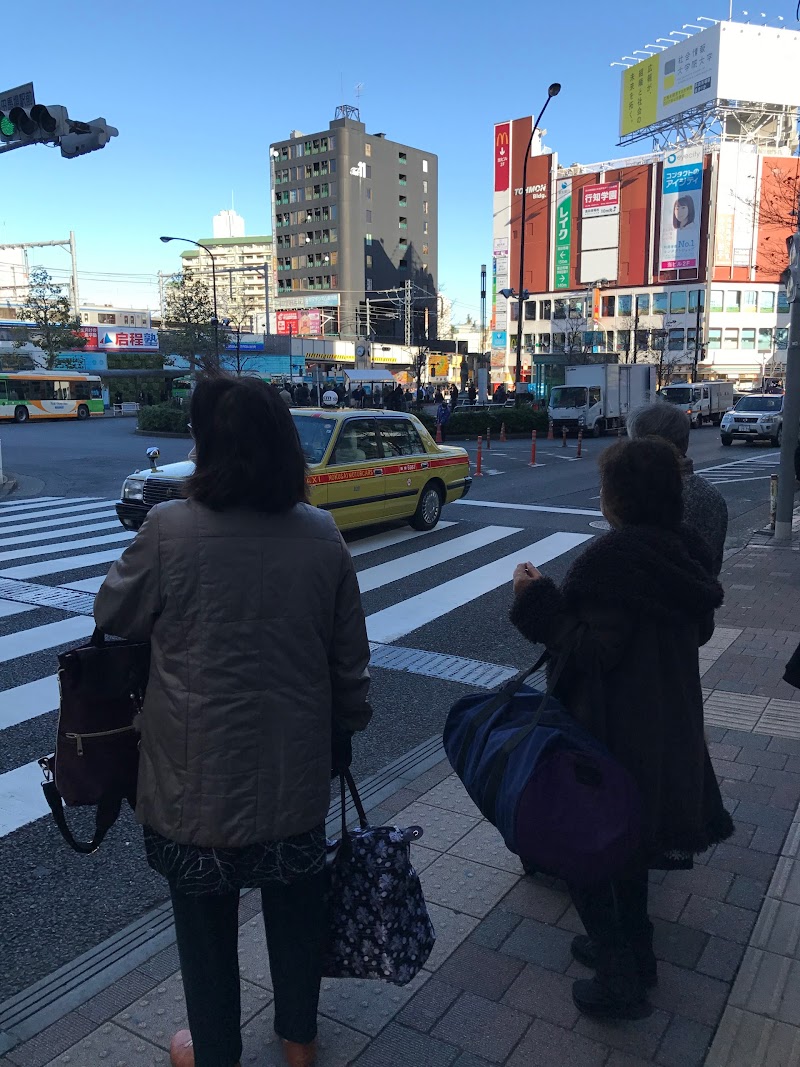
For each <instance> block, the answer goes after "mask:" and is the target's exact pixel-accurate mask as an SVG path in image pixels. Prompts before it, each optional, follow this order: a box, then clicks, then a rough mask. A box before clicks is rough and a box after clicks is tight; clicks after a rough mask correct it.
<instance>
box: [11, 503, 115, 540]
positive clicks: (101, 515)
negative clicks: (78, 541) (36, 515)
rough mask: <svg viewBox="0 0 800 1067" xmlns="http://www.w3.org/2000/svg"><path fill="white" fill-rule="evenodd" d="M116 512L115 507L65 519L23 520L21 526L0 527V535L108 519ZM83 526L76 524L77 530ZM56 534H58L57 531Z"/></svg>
mask: <svg viewBox="0 0 800 1067" xmlns="http://www.w3.org/2000/svg"><path fill="white" fill-rule="evenodd" d="M113 514H114V509H113V508H111V507H108V508H106V510H105V511H96V512H94V513H93V514H91V515H70V516H69V517H65V518H63V519H58V518H56V519H43V520H42V521H41V522H23V523H21V524H20V525H19V526H5V527H2V528H0V535H2V536H5V535H6V534H12V533H19V532H20V531H21V530H48V529H50V528H51V527H53V526H72V525H74V524H75V523H79V522H93V521H94V520H95V519H108V518H110V517H111V516H112V515H113ZM82 528H83V527H81V526H75V529H76V530H80V529H82ZM54 536H58V531H56V533H55V535H54Z"/></svg>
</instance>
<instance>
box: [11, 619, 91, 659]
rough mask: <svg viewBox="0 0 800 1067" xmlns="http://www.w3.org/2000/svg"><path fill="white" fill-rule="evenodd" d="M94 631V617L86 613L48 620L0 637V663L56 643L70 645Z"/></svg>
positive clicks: (41, 650) (42, 650)
mask: <svg viewBox="0 0 800 1067" xmlns="http://www.w3.org/2000/svg"><path fill="white" fill-rule="evenodd" d="M93 631H94V619H91V618H88V617H87V616H86V615H76V616H75V617H74V618H71V619H61V621H60V622H48V623H46V624H45V625H44V626H32V627H31V628H30V629H28V630H20V631H19V632H18V633H15V634H7V635H6V636H5V637H0V663H8V661H9V660H12V659H19V657H20V656H30V655H31V653H33V652H44V651H46V649H48V648H56V647H57V646H58V645H71V644H72V643H73V642H74V641H81V640H82V639H83V638H84V637H90V636H91V634H92V633H93Z"/></svg>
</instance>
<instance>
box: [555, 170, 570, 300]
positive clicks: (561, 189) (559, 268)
mask: <svg viewBox="0 0 800 1067" xmlns="http://www.w3.org/2000/svg"><path fill="white" fill-rule="evenodd" d="M571 243H572V178H562V179H561V181H560V182H559V183H558V187H557V189H556V284H555V287H556V289H569V275H570V268H571V266H572V256H571Z"/></svg>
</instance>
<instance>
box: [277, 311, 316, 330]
mask: <svg viewBox="0 0 800 1067" xmlns="http://www.w3.org/2000/svg"><path fill="white" fill-rule="evenodd" d="M275 314H276V317H277V320H278V333H282V334H291V335H292V336H293V337H308V336H312V337H316V336H317V334H320V333H321V332H322V315H321V313H320V311H319V309H318V308H310V309H308V310H305V309H300V310H299V311H277V312H276V313H275Z"/></svg>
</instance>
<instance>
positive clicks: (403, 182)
mask: <svg viewBox="0 0 800 1067" xmlns="http://www.w3.org/2000/svg"><path fill="white" fill-rule="evenodd" d="M397 182H398V184H399V185H407V184H408V179H407V178H406V176H405V174H398V176H397Z"/></svg>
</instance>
